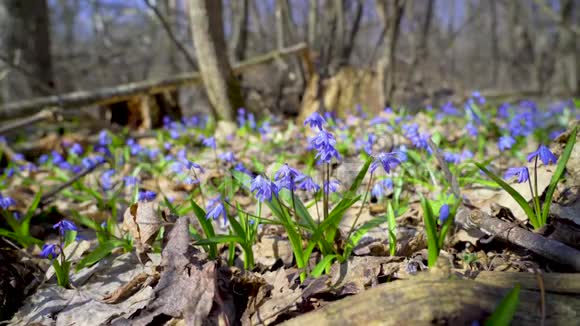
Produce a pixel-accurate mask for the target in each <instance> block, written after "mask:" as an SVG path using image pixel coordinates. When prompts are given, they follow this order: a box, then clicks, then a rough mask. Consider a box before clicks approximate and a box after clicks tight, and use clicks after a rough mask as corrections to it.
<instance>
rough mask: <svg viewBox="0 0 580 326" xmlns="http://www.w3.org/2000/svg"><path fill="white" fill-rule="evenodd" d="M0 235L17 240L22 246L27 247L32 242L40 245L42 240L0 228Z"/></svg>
mask: <svg viewBox="0 0 580 326" xmlns="http://www.w3.org/2000/svg"><path fill="white" fill-rule="evenodd" d="M0 237H5V238H10V239H12V240H14V241H16V242H18V243H19V244H20V245H21V246H22V247H24V248H27V247H28V246H30V245H32V244H36V245H39V246H42V241H41V240H39V239H36V238H34V237H31V236H24V235H20V234H18V233H16V232H12V231H8V230H6V229H0Z"/></svg>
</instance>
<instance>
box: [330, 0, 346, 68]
mask: <svg viewBox="0 0 580 326" xmlns="http://www.w3.org/2000/svg"><path fill="white" fill-rule="evenodd" d="M333 9H334V16H335V17H336V18H335V19H336V25H335V26H336V27H335V28H334V37H333V38H332V43H333V46H334V47H335V49H336V50H335V51H333V52H334V53H335V58H334V60H335V62H336V64H335V65H336V66H337V67H340V66H342V65H343V63H344V62H343V57H342V55H343V52H344V37H345V36H346V26H345V25H346V22H345V19H344V4H343V2H342V0H334V1H333Z"/></svg>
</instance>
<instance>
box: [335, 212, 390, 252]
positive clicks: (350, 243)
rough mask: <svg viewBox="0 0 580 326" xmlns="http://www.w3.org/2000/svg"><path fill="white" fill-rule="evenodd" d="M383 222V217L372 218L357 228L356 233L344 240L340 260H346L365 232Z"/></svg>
mask: <svg viewBox="0 0 580 326" xmlns="http://www.w3.org/2000/svg"><path fill="white" fill-rule="evenodd" d="M384 222H385V220H384V218H383V217H379V216H377V217H374V218H373V219H371V220H369V221H366V222H365V223H364V224H363V225H361V226H360V227H358V228H357V229H356V231H354V232H353V233H352V234H351V235H350V239H346V246H345V248H344V253H343V255H342V260H346V259H348V257H349V256H350V254H351V253H352V251H353V250H354V248H355V247H356V246H357V245H358V243H359V242H360V240H361V239H362V238H363V237H364V235H365V234H367V232H369V231H370V230H372V229H374V228H376V227H378V226H379V225H381V224H383V223H384Z"/></svg>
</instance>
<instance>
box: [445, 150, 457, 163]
mask: <svg viewBox="0 0 580 326" xmlns="http://www.w3.org/2000/svg"><path fill="white" fill-rule="evenodd" d="M443 159H444V160H445V162H447V163H453V164H459V163H460V162H461V156H460V155H459V154H457V153H452V152H447V151H446V152H444V153H443Z"/></svg>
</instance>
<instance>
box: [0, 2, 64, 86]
mask: <svg viewBox="0 0 580 326" xmlns="http://www.w3.org/2000/svg"><path fill="white" fill-rule="evenodd" d="M0 12H2V13H3V15H0V16H5V17H0V48H2V49H3V51H5V52H6V54H7V57H8V60H9V61H10V62H11V63H12V64H14V65H17V66H19V67H20V68H22V69H23V70H26V71H27V75H29V77H27V78H25V79H23V81H22V84H19V83H14V84H15V85H14V86H15V87H12V88H11V93H12V95H14V96H15V97H29V96H38V95H46V92H45V89H46V87H39V86H38V84H39V82H40V83H41V84H43V85H46V86H47V87H48V88H54V86H55V83H54V79H53V78H54V76H53V67H52V56H51V49H50V44H51V41H50V22H49V18H48V4H47V2H46V0H27V1H21V0H4V1H0ZM30 79H35V81H32V80H30Z"/></svg>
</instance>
